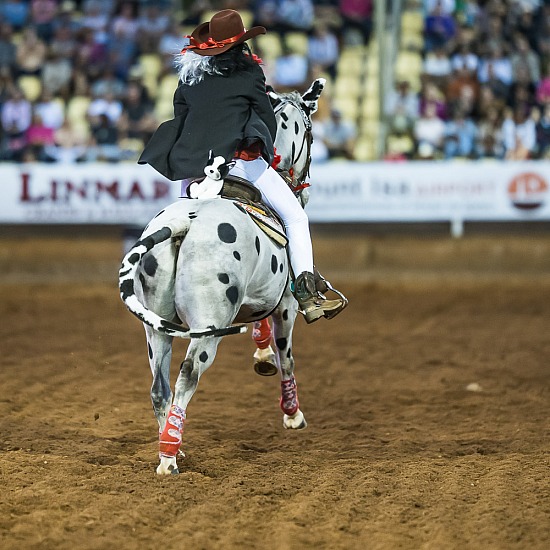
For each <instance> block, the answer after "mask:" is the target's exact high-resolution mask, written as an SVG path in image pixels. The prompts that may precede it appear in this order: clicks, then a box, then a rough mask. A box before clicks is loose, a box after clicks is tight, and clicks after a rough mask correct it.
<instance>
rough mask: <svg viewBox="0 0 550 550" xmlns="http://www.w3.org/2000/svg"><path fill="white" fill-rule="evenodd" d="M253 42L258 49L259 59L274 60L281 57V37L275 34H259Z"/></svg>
mask: <svg viewBox="0 0 550 550" xmlns="http://www.w3.org/2000/svg"><path fill="white" fill-rule="evenodd" d="M254 40H256V43H257V44H258V47H259V48H260V52H259V53H260V54H261V57H265V58H266V59H275V58H277V57H279V56H280V55H281V52H282V47H281V37H280V36H279V35H278V34H277V33H276V32H269V33H267V34H260V35H258V36H257V37H256V38H255V39H254Z"/></svg>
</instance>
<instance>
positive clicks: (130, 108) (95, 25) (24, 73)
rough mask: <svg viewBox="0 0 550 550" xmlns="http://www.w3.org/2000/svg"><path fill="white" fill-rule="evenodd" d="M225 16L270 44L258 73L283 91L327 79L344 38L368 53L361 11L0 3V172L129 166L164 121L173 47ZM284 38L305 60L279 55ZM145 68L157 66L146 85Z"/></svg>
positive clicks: (120, 1) (352, 3)
mask: <svg viewBox="0 0 550 550" xmlns="http://www.w3.org/2000/svg"><path fill="white" fill-rule="evenodd" d="M225 8H233V9H237V10H239V11H241V12H243V11H244V12H246V13H247V14H249V15H250V23H249V24H253V25H264V26H266V27H267V28H268V30H269V31H270V32H271V33H277V34H278V36H280V38H281V44H282V51H281V55H280V56H279V57H278V58H276V59H275V61H274V63H270V64H269V66H267V65H266V67H265V69H266V73H267V75H268V78H269V79H271V80H270V82H271V83H272V85H274V87H276V88H277V89H279V88H281V89H283V90H284V89H286V88H293V89H300V88H301V87H303V86H306V85H307V84H308V83H309V80H308V79H309V77H310V76H311V74H313V73H312V71H323V72H326V73H327V74H329V75H330V77H332V78H334V76H335V71H336V62H337V60H338V55H339V51H340V44H341V41H342V39H343V33H347V32H355V33H356V35H357V36H359V37H360V40H363V41H364V42H365V43H367V42H368V39H369V35H370V32H371V21H372V17H371V13H372V2H371V0H367V1H365V0H249V1H247V0H2V2H1V3H0V161H14V162H32V161H41V162H58V161H63V162H80V161H96V160H104V161H111V162H118V161H121V160H135V159H136V158H137V156H138V155H139V153H140V151H141V149H142V148H143V145H144V144H145V143H146V142H147V140H148V139H149V137H150V136H151V135H152V133H153V132H154V130H155V129H156V128H157V126H158V125H159V124H160V123H161V122H162V121H163V120H166V119H167V118H171V116H172V114H173V111H172V105H171V100H172V95H173V92H174V90H175V87H176V84H177V78H176V80H175V81H174V76H175V69H174V54H176V53H178V52H179V50H180V49H181V47H182V46H183V44H184V40H183V35H184V34H186V32H190V31H191V30H192V29H193V28H194V27H195V26H196V25H198V24H199V23H202V22H203V21H204V20H207V19H208V18H209V15H210V14H211V13H212V12H213V11H216V10H219V9H225ZM335 23H336V24H335ZM292 32H300V33H303V35H304V36H306V37H307V40H308V47H307V51H306V52H305V53H304V52H301V53H300V54H298V53H297V52H296V51H294V50H293V49H292V47H290V46H289V45H288V44H287V42H286V40H285V37H286V35H287V34H288V33H292ZM254 46H255V45H254V44H253V49H255V47H254ZM147 58H149V62H154V61H156V60H158V61H159V65H160V66H159V67H158V68H157V70H156V72H155V75H154V76H155V78H154V80H153V81H151V79H149V80H148V78H147V77H148V76H149V75H148V74H147V65H146V63H145V62H146V61H147ZM165 77H166V80H167V84H166V86H163V85H162V83H163V80H164V79H165ZM161 88H162V89H163V92H162V93H163V98H161V97H160V91H159V90H160V89H161ZM161 99H162V101H161Z"/></svg>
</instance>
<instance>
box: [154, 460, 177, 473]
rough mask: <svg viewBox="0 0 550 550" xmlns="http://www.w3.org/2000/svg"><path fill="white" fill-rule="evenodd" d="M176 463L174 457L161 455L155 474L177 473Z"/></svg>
mask: <svg viewBox="0 0 550 550" xmlns="http://www.w3.org/2000/svg"><path fill="white" fill-rule="evenodd" d="M179 473H180V471H179V469H178V465H177V464H176V457H175V456H172V457H168V456H161V457H160V464H159V465H158V466H157V474H158V475H159V476H169V475H176V474H179Z"/></svg>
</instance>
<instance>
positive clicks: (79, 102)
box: [65, 96, 91, 124]
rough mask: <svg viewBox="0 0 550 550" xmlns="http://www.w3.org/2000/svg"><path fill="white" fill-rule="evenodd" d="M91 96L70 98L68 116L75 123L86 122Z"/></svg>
mask: <svg viewBox="0 0 550 550" xmlns="http://www.w3.org/2000/svg"><path fill="white" fill-rule="evenodd" d="M90 102H91V98H90V97H88V96H74V97H72V98H71V99H69V103H67V109H66V113H65V115H66V117H67V118H68V119H69V120H70V122H71V123H73V124H78V123H80V122H85V123H86V124H87V122H86V120H87V119H86V112H87V111H88V106H89V105H90Z"/></svg>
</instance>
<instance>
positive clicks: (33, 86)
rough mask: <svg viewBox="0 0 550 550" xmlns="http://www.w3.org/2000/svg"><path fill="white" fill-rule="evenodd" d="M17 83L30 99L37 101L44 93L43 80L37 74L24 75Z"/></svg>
mask: <svg viewBox="0 0 550 550" xmlns="http://www.w3.org/2000/svg"><path fill="white" fill-rule="evenodd" d="M17 85H18V86H19V88H21V90H22V91H23V94H24V95H25V97H26V98H27V100H28V101H36V100H37V99H38V98H39V97H40V94H41V93H42V81H41V80H40V78H38V77H37V76H33V75H23V76H20V77H19V78H18V79H17Z"/></svg>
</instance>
